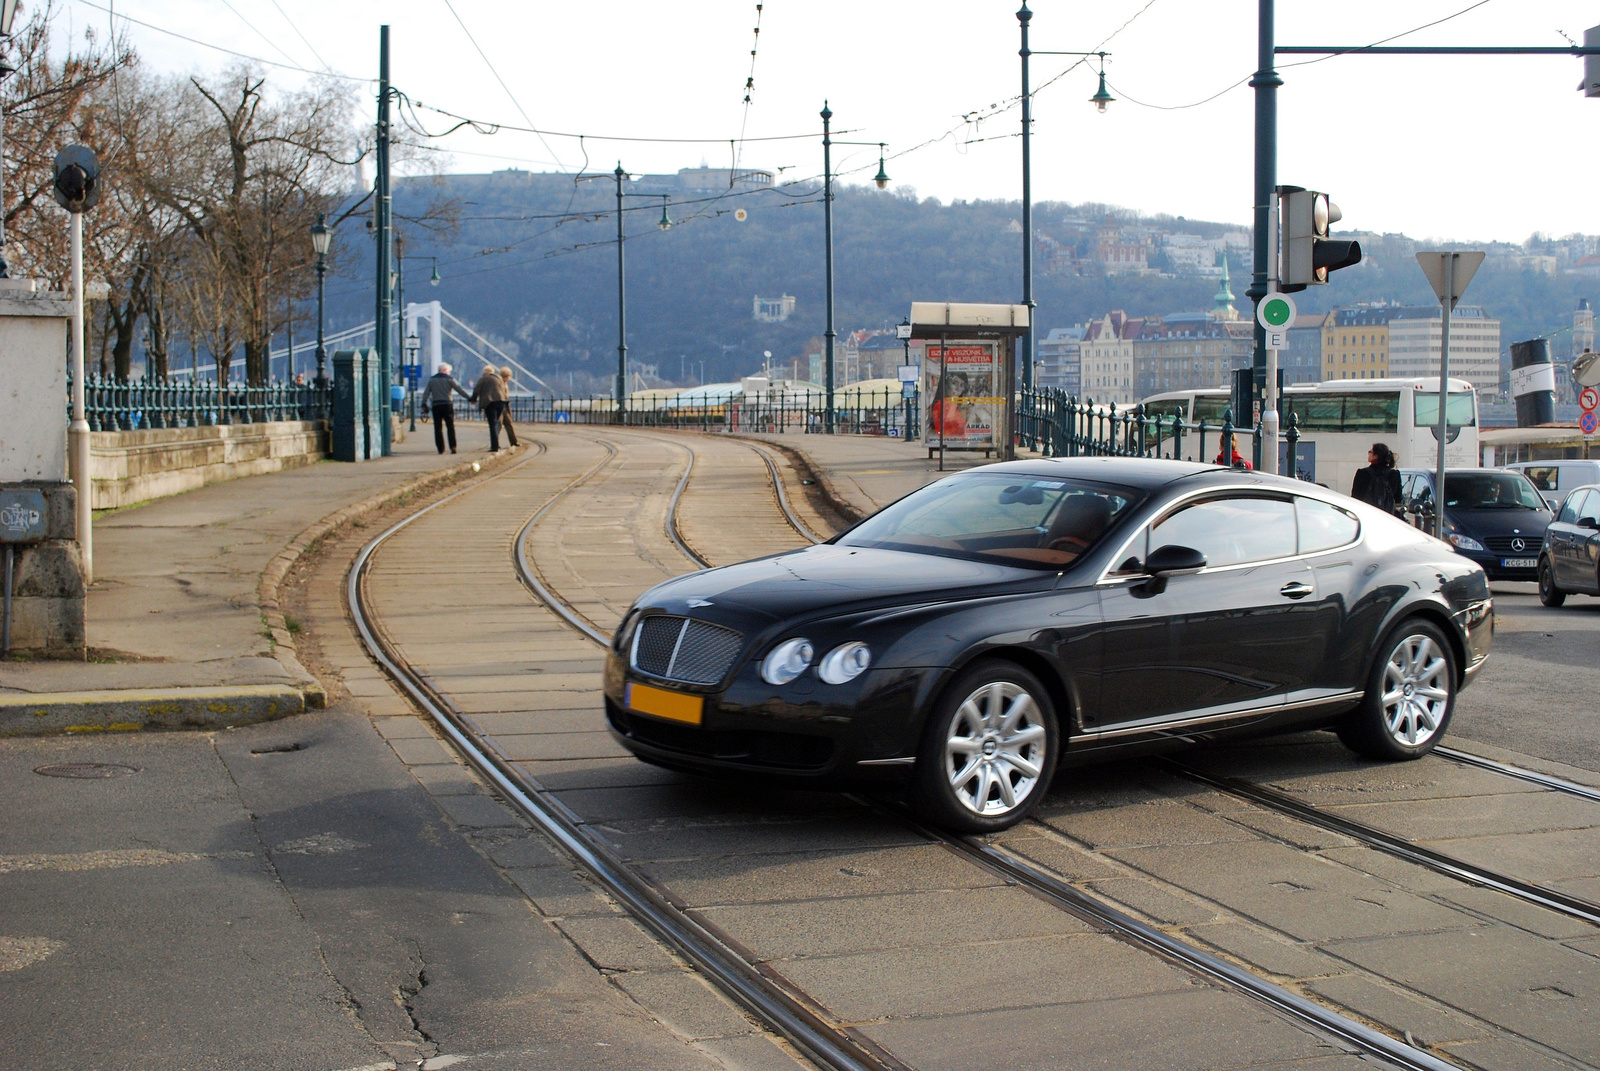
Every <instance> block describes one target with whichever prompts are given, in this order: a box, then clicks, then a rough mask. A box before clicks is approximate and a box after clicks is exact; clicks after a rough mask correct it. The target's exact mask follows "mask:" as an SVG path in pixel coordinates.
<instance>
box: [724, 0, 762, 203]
mask: <svg viewBox="0 0 1600 1071" xmlns="http://www.w3.org/2000/svg"><path fill="white" fill-rule="evenodd" d="M764 6H765V5H762V4H757V5H756V28H755V33H754V36H753V39H752V40H751V42H750V74H749V76H748V77H746V78H745V80H744V115H743V116H742V117H741V118H740V120H739V148H738V150H737V151H735V152H734V154H733V169H734V170H735V171H737V170H739V164H740V163H741V162H742V161H743V160H744V132H745V131H746V130H747V129H749V126H750V99H751V98H752V97H753V96H754V95H755V91H756V49H757V48H759V47H760V45H761V10H762V8H763V7H764ZM728 180H729V185H732V181H733V176H732V175H729V176H728Z"/></svg>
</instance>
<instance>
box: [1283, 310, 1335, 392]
mask: <svg viewBox="0 0 1600 1071" xmlns="http://www.w3.org/2000/svg"><path fill="white" fill-rule="evenodd" d="M1329 315H1330V314H1329V313H1326V312H1315V313H1310V312H1302V313H1301V314H1300V315H1298V316H1296V317H1295V318H1294V323H1293V324H1291V325H1290V327H1289V348H1288V349H1286V350H1279V351H1278V367H1279V368H1280V369H1282V370H1283V384H1284V386H1286V387H1287V386H1291V385H1293V384H1295V383H1316V382H1318V381H1319V380H1321V379H1322V337H1323V336H1322V331H1323V324H1324V323H1326V321H1327V319H1328V316H1329Z"/></svg>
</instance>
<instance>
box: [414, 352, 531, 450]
mask: <svg viewBox="0 0 1600 1071" xmlns="http://www.w3.org/2000/svg"><path fill="white" fill-rule="evenodd" d="M451 371H452V369H451V367H450V365H448V364H444V363H441V364H440V365H439V370H438V371H437V372H435V373H434V374H433V376H432V378H430V379H429V380H428V382H427V385H426V386H424V387H423V388H422V404H423V405H425V406H427V408H428V410H429V411H430V412H431V413H432V415H433V445H434V446H436V447H437V448H438V450H439V453H441V454H442V453H444V447H445V440H446V439H448V440H449V442H450V452H451V453H452V454H453V453H455V452H456V414H455V399H454V398H453V397H452V394H459V395H461V396H462V397H463V398H465V399H467V401H469V402H472V403H474V404H476V405H477V407H478V409H479V411H480V412H482V413H483V415H484V419H486V420H487V421H488V422H489V452H490V453H491V454H492V453H496V452H498V451H499V449H500V431H501V429H502V428H504V429H505V433H506V445H507V446H515V445H517V433H516V431H515V430H513V428H512V427H511V412H510V409H511V406H510V400H511V368H510V366H506V367H503V368H498V369H497V368H495V367H494V366H493V365H487V364H486V365H484V366H483V375H481V376H479V377H478V382H477V383H475V384H474V385H473V387H472V393H471V394H468V393H467V391H466V389H465V388H464V387H462V386H461V384H459V383H457V382H456V381H455V379H453V378H452V377H451V375H450V373H451Z"/></svg>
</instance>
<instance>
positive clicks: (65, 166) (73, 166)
mask: <svg viewBox="0 0 1600 1071" xmlns="http://www.w3.org/2000/svg"><path fill="white" fill-rule="evenodd" d="M54 173H55V182H54V186H55V191H54V192H55V198H56V204H58V205H60V206H61V207H62V208H65V209H66V210H67V211H68V212H82V211H84V210H85V209H89V208H93V207H94V206H95V202H97V201H99V200H100V161H99V159H98V158H96V156H95V154H94V150H93V149H90V148H88V147H86V146H83V145H68V146H67V147H66V148H65V149H62V150H61V151H60V152H58V153H56V159H55V167H54Z"/></svg>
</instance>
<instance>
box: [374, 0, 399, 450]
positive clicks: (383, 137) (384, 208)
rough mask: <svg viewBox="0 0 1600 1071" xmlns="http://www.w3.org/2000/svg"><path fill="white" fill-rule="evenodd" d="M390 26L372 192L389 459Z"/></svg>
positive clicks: (385, 36) (381, 63)
mask: <svg viewBox="0 0 1600 1071" xmlns="http://www.w3.org/2000/svg"><path fill="white" fill-rule="evenodd" d="M389 94H390V89H389V27H388V26H380V27H379V28H378V143H377V151H376V157H377V160H376V162H377V172H378V177H377V185H376V187H375V188H374V190H373V193H374V195H375V196H376V198H377V206H376V207H377V216H378V235H377V238H378V250H377V258H376V260H377V276H378V278H377V284H378V287H377V289H378V295H377V296H378V307H377V313H376V322H375V323H374V325H373V332H372V333H373V336H374V339H375V340H376V342H377V344H378V381H379V383H380V385H381V387H382V390H381V392H380V393H381V402H380V404H381V407H382V408H381V409H380V412H381V413H382V414H383V419H382V420H380V421H379V427H380V431H379V434H380V436H381V442H382V444H383V451H382V452H383V456H384V457H388V456H389V454H390V452H391V451H392V450H393V448H394V447H393V442H392V439H393V429H392V428H391V427H390V426H389V407H390V403H389V380H390V379H391V378H392V376H393V369H392V368H391V360H392V356H393V355H392V349H393V347H392V345H391V338H390V326H389V321H390V320H391V319H392V318H393V316H394V296H393V292H392V291H391V289H390V288H391V285H392V284H391V282H390V279H389V272H390V270H391V268H390V252H391V247H392V241H393V235H392V231H393V227H394V215H393V212H394V206H393V204H392V202H391V201H390V189H389Z"/></svg>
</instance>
